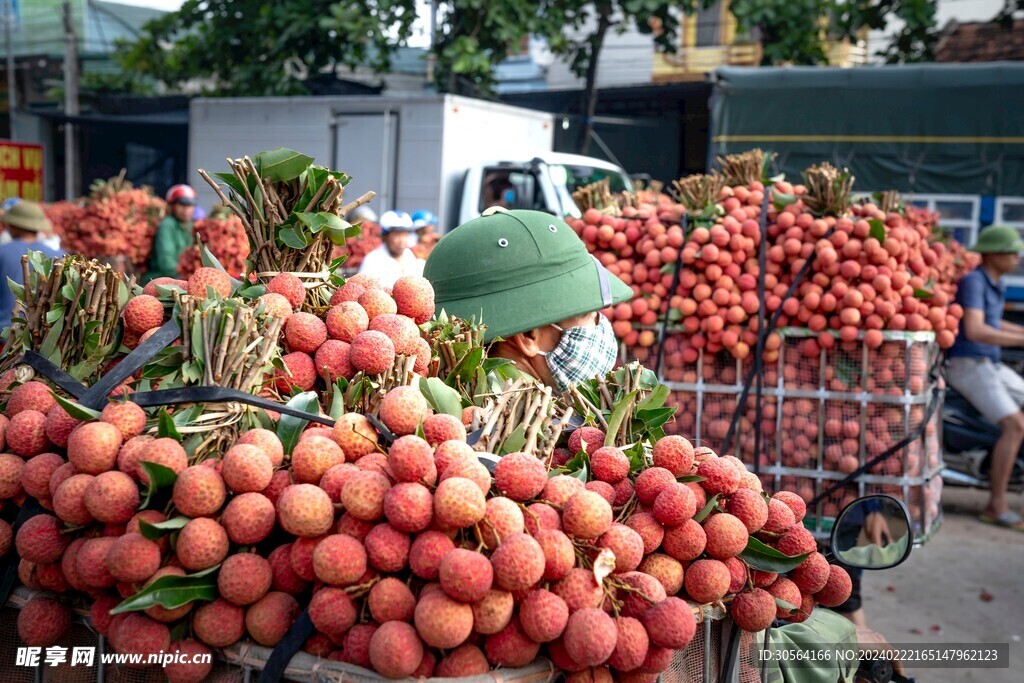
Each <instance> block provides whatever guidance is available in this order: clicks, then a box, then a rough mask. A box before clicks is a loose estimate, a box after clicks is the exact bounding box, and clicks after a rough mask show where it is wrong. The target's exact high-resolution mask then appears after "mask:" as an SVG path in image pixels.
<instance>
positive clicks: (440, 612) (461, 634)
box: [414, 591, 473, 650]
mask: <svg viewBox="0 0 1024 683" xmlns="http://www.w3.org/2000/svg"><path fill="white" fill-rule="evenodd" d="M414 621H415V623H416V631H417V632H419V635H420V637H421V638H422V639H423V641H424V642H425V643H427V644H428V645H430V646H431V647H437V648H441V649H442V650H449V649H451V648H454V647H458V646H459V645H462V644H463V643H464V642H466V639H467V638H469V636H470V634H471V633H472V632H473V608H472V607H471V606H470V605H468V604H465V603H461V602H458V601H456V600H453V599H452V598H450V597H448V595H447V594H446V593H445V592H444V591H435V592H433V593H431V594H430V595H426V596H423V595H421V596H420V600H419V602H418V603H416V611H415V615H414Z"/></svg>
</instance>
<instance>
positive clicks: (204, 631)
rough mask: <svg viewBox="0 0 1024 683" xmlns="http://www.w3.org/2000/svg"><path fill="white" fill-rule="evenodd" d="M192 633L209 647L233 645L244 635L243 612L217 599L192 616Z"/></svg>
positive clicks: (200, 607)
mask: <svg viewBox="0 0 1024 683" xmlns="http://www.w3.org/2000/svg"><path fill="white" fill-rule="evenodd" d="M192 632H193V633H194V634H195V635H196V637H197V638H199V640H201V641H203V642H204V643H206V644H207V645H209V646H211V647H228V646H229V645H234V644H235V643H237V642H238V641H239V640H241V638H242V636H243V635H245V610H244V609H242V608H241V607H239V606H238V605H232V604H231V603H230V602H228V601H227V600H224V599H222V598H218V599H216V600H214V601H213V602H208V603H206V604H204V605H200V606H199V607H198V608H197V609H196V611H195V614H193V615H192Z"/></svg>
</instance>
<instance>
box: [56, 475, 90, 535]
mask: <svg viewBox="0 0 1024 683" xmlns="http://www.w3.org/2000/svg"><path fill="white" fill-rule="evenodd" d="M57 474H59V470H58V472H54V477H56V476H57ZM92 480H93V477H92V475H89V474H76V475H74V476H71V477H68V478H67V479H66V480H65V481H64V483H63V484H61V485H60V486H59V487H58V488H57V492H56V493H55V494H54V496H53V511H54V512H55V513H56V514H57V516H58V517H59V518H60V519H61V521H63V522H67V523H68V524H73V525H76V526H82V525H84V524H88V523H89V522H91V521H93V520H92V515H91V514H90V513H89V510H88V509H87V508H86V507H85V490H86V489H87V488H88V487H89V484H90V483H92Z"/></svg>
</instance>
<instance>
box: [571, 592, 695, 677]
mask: <svg viewBox="0 0 1024 683" xmlns="http://www.w3.org/2000/svg"><path fill="white" fill-rule="evenodd" d="M684 604H685V603H684ZM691 618H692V615H691ZM617 640H618V630H617V629H616V628H615V621H614V620H613V619H612V618H611V617H610V616H608V615H607V614H605V613H604V612H603V611H602V610H600V609H595V608H584V609H581V610H576V611H575V612H573V613H572V614H571V615H570V616H569V621H568V623H567V624H566V626H565V635H564V637H563V638H562V642H563V643H564V644H565V650H566V652H568V653H569V656H570V657H572V658H573V659H574V660H575V661H576V662H578V663H580V664H582V665H584V666H598V665H600V664H603V663H604V662H606V661H607V660H608V658H609V657H611V655H612V653H613V652H614V651H615V643H616V641H617Z"/></svg>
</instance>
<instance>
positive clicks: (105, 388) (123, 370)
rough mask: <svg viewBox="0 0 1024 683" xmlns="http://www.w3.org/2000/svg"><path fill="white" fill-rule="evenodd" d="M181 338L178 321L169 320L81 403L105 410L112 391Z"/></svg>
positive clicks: (134, 350) (87, 394)
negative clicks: (104, 407)
mask: <svg viewBox="0 0 1024 683" xmlns="http://www.w3.org/2000/svg"><path fill="white" fill-rule="evenodd" d="M179 336H181V329H180V328H179V327H178V321H177V320H173V319H172V320H168V321H167V322H166V323H164V324H163V326H162V327H161V328H160V329H158V330H157V331H156V332H155V333H154V334H153V336H151V337H150V338H149V339H147V340H146V341H144V342H142V343H141V344H139V345H138V346H137V347H135V349H133V350H132V352H131V353H129V354H128V355H127V356H125V357H124V358H122V359H121V362H120V363H118V364H117V365H116V366H114V368H112V369H111V370H110V372H108V373H107V374H105V375H103V377H101V378H100V380H99V381H98V382H96V384H94V385H92V387H91V388H90V389H89V390H88V391H87V392H85V394H84V395H83V396H81V397H79V403H81V404H82V405H84V406H86V407H87V408H92V409H93V410H100V409H101V408H103V406H104V405H106V403H107V396H108V395H109V394H110V392H111V391H113V390H114V389H115V388H117V387H118V386H120V385H121V383H122V382H124V381H125V380H126V379H128V378H129V377H131V376H132V375H133V374H135V371H136V370H138V369H139V368H141V367H142V366H143V365H145V364H146V363H148V362H149V361H150V360H151V359H152V358H153V356H155V355H156V354H158V353H159V352H160V351H162V350H163V349H165V348H166V347H168V346H170V345H171V344H173V343H174V340H175V339H177V338H178V337H179Z"/></svg>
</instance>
